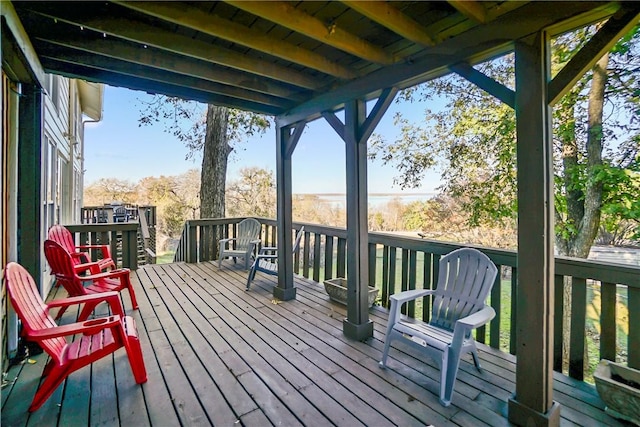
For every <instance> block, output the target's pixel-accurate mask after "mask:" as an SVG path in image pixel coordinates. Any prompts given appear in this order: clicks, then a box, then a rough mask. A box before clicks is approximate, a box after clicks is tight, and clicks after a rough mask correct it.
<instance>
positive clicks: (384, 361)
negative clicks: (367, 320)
mask: <svg viewBox="0 0 640 427" xmlns="http://www.w3.org/2000/svg"><path fill="white" fill-rule="evenodd" d="M392 340H393V329H392V328H388V330H387V336H386V338H385V340H384V347H383V349H382V358H381V359H380V363H379V365H380V367H381V368H386V367H387V357H388V356H389V348H390V347H391V341H392Z"/></svg>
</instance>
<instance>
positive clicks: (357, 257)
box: [342, 100, 373, 340]
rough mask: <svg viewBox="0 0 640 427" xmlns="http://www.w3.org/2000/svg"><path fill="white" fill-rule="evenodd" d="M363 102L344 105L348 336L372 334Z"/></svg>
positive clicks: (363, 337)
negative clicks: (360, 135) (362, 137)
mask: <svg viewBox="0 0 640 427" xmlns="http://www.w3.org/2000/svg"><path fill="white" fill-rule="evenodd" d="M365 113H366V112H365V104H364V101H360V100H354V101H350V102H348V103H347V104H346V106H345V113H344V116H345V124H344V140H345V149H346V168H347V248H348V249H349V250H348V252H347V318H346V319H345V320H344V322H343V324H342V330H343V332H344V334H345V336H347V337H348V338H351V339H355V340H364V339H367V338H369V337H372V336H373V322H372V321H371V320H370V319H369V304H368V301H367V292H368V286H369V248H368V245H369V236H368V233H369V231H368V224H367V141H366V140H364V141H362V140H361V139H360V138H359V133H360V127H361V125H362V124H363V123H364V121H365V118H366V117H365Z"/></svg>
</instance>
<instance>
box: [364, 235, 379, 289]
mask: <svg viewBox="0 0 640 427" xmlns="http://www.w3.org/2000/svg"><path fill="white" fill-rule="evenodd" d="M377 249H378V248H377V245H376V244H375V243H369V283H367V284H368V285H369V286H374V287H378V288H379V286H378V284H377V283H376V267H377V265H378V259H377V256H378V254H377Z"/></svg>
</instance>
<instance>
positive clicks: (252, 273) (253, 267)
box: [247, 260, 258, 291]
mask: <svg viewBox="0 0 640 427" xmlns="http://www.w3.org/2000/svg"><path fill="white" fill-rule="evenodd" d="M257 262H258V261H257V260H256V261H255V262H254V263H253V265H251V270H249V276H247V291H248V290H249V287H250V286H251V281H252V280H253V278H254V277H256V263H257Z"/></svg>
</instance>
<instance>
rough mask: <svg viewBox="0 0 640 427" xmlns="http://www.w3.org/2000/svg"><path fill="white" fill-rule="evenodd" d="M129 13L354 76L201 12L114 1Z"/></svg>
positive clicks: (312, 55) (170, 4)
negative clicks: (127, 9) (129, 10)
mask: <svg viewBox="0 0 640 427" xmlns="http://www.w3.org/2000/svg"><path fill="white" fill-rule="evenodd" d="M115 3H117V4H119V5H121V6H124V7H127V8H129V9H132V10H135V11H137V12H141V13H144V14H147V15H150V16H154V17H156V18H159V19H162V20H164V21H167V22H171V23H174V24H177V25H180V26H183V27H186V28H190V29H192V30H196V31H200V32H202V33H205V34H209V35H210V36H214V37H220V38H222V39H225V40H228V41H231V42H233V43H238V44H241V45H243V46H246V47H248V48H251V49H255V50H258V51H260V52H263V53H266V54H268V55H272V56H276V57H278V58H281V59H284V60H286V61H290V62H293V63H295V64H300V65H302V66H304V67H309V68H312V69H314V70H318V71H321V72H323V73H325V74H329V75H331V76H334V77H338V78H340V79H345V80H349V79H353V78H355V77H357V75H358V74H357V73H356V72H355V71H353V70H351V69H349V68H347V67H344V66H342V65H339V64H337V63H335V62H332V61H329V60H328V59H327V58H325V57H324V56H322V55H319V54H317V53H315V52H312V51H310V50H307V49H303V48H301V47H299V46H296V45H294V44H292V43H288V42H284V41H281V40H278V39H276V38H273V37H271V36H269V35H267V34H264V33H261V32H258V31H255V30H253V29H251V28H249V27H246V26H244V25H240V24H236V23H234V22H232V21H229V20H226V19H222V18H219V17H218V16H216V15H211V14H207V13H204V12H203V11H202V10H201V9H198V8H195V7H192V6H187V5H185V4H184V3H174V2H155V3H150V2H140V1H116V2H115Z"/></svg>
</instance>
